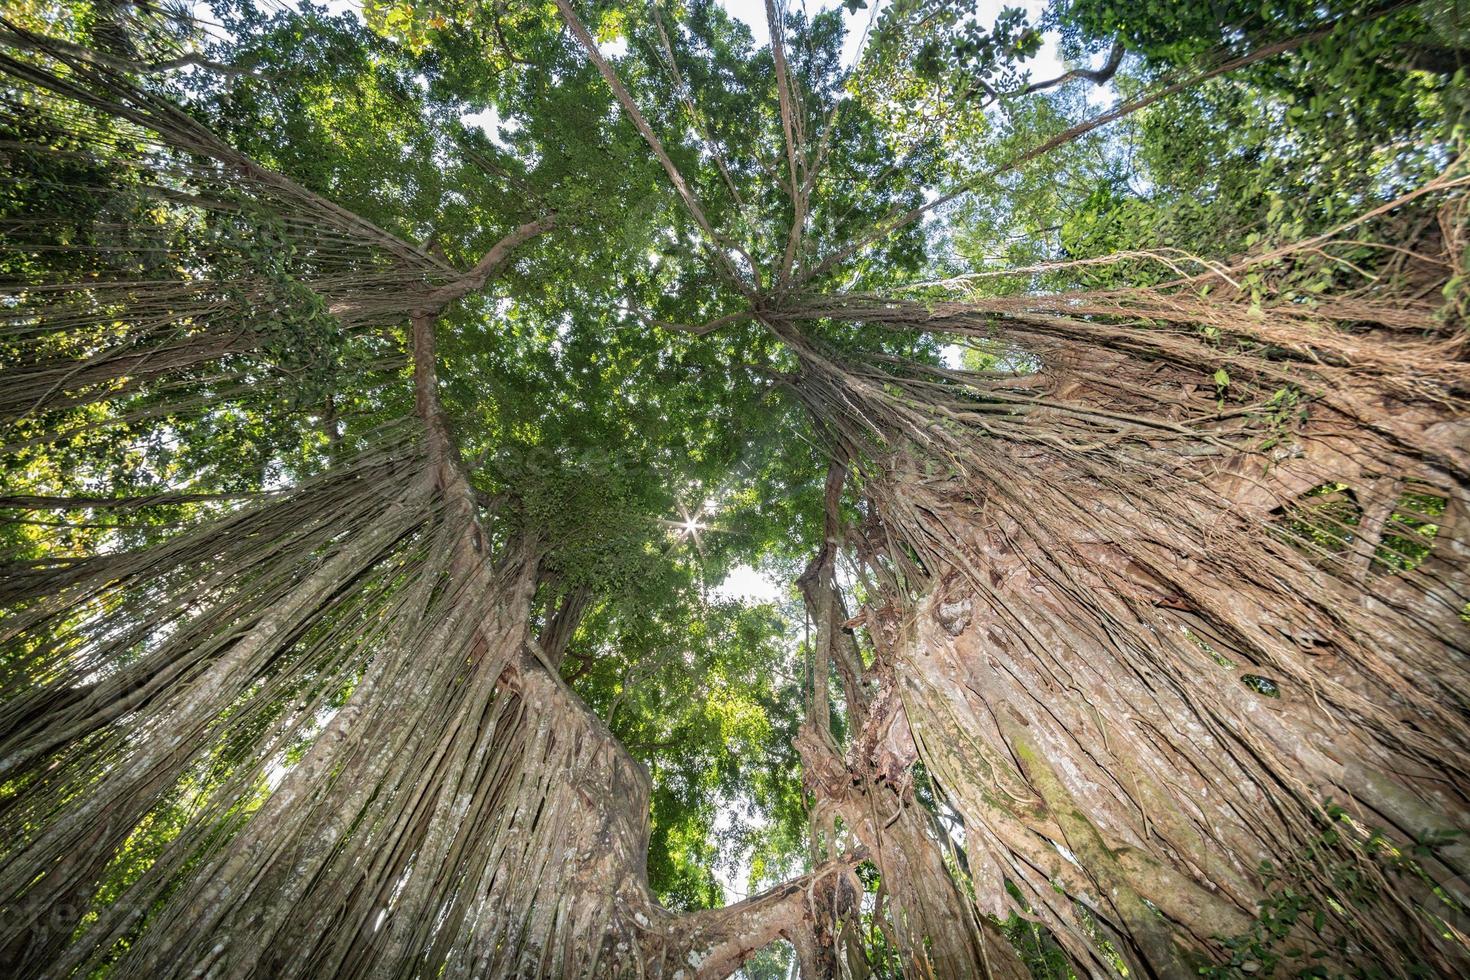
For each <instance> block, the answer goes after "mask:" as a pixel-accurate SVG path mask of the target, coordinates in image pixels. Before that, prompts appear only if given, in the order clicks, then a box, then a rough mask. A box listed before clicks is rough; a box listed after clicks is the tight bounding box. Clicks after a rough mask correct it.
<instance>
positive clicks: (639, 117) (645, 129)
mask: <svg viewBox="0 0 1470 980" xmlns="http://www.w3.org/2000/svg"><path fill="white" fill-rule="evenodd" d="M556 9H557V11H558V12H560V14H561V17H562V20H563V21H565V22H566V25H567V27H568V28H569V29H570V30H571V32H572V35H573V36H574V37H575V38H576V39H577V40H578V41H579V42H581V45H582V48H583V49H584V50H585V51H586V52H587V57H588V58H589V59H591V61H592V64H594V65H595V66H597V70H598V71H599V72H600V73H601V74H602V77H603V80H604V81H606V82H607V84H608V87H609V88H611V89H612V91H613V95H614V96H615V97H616V98H617V100H618V103H619V104H620V105H621V106H622V107H623V111H624V112H626V113H627V114H628V118H629V120H631V121H632V123H633V126H634V127H635V128H636V129H637V130H638V132H639V133H640V134H642V136H643V141H644V142H645V143H647V144H648V148H649V149H651V150H652V151H653V155H654V156H655V157H657V158H658V162H659V163H660V164H662V165H663V168H664V172H665V173H667V174H668V175H669V180H670V181H671V182H672V183H673V185H674V190H675V191H677V192H678V194H679V197H680V199H681V200H683V202H684V206H685V207H686V208H687V209H688V210H689V214H690V215H691V216H692V217H693V218H694V221H695V223H696V224H698V225H699V228H700V230H701V231H703V232H704V234H705V236H706V237H707V238H708V239H709V244H710V250H711V251H712V252H713V253H714V255H715V259H716V261H717V262H718V263H719V264H720V266H721V267H722V268H723V270H724V271H725V273H726V274H727V275H728V276H729V277H730V279H731V281H732V282H734V284H735V286H736V288H737V289H739V290H740V291H741V292H742V293H745V294H746V295H748V296H749V295H754V292H755V291H758V290H759V289H760V288H761V279H760V269H758V268H757V267H756V264H755V261H754V260H753V259H752V258H751V257H750V255H749V254H747V253H746V251H745V249H743V248H741V247H740V246H739V245H732V247H733V248H734V249H735V250H736V251H737V252H739V253H740V257H741V258H743V259H744V260H745V261H746V263H747V264H748V265H749V266H750V273H751V275H752V276H753V277H754V279H755V290H752V289H751V287H750V286H749V285H748V284H747V283H746V282H745V280H743V279H742V278H740V273H739V271H738V270H737V269H736V268H735V265H734V263H733V262H731V261H730V257H729V256H728V255H726V254H725V252H724V248H723V247H722V246H723V244H724V243H723V240H722V238H721V236H719V235H717V234H716V233H715V230H714V227H713V226H712V225H710V223H709V219H708V218H706V217H705V214H704V209H703V208H701V207H700V206H699V201H698V200H697V199H696V198H695V196H694V192H693V191H692V190H690V189H689V184H688V182H687V181H685V180H684V175H683V174H682V173H680V172H679V168H678V167H677V166H675V165H674V161H673V160H672V159H671V158H670V157H669V154H668V151H667V150H665V149H664V145H663V143H662V142H661V141H660V140H659V138H658V135H657V134H656V133H654V131H653V127H652V126H651V125H649V122H648V120H647V119H646V118H644V116H643V113H642V112H640V111H639V110H638V105H637V103H635V102H634V101H633V96H632V95H631V94H630V93H629V92H628V90H627V88H626V87H625V86H624V85H623V83H622V80H621V79H619V78H618V75H617V72H615V71H613V68H612V65H610V64H608V63H607V59H606V58H604V57H603V56H602V52H601V51H599V50H597V42H596V41H595V40H594V39H593V37H592V35H591V33H589V32H588V30H587V27H586V25H584V24H583V23H582V22H581V21H580V20H578V19H577V13H576V11H574V10H573V9H572V5H571V3H569V2H568V0H556Z"/></svg>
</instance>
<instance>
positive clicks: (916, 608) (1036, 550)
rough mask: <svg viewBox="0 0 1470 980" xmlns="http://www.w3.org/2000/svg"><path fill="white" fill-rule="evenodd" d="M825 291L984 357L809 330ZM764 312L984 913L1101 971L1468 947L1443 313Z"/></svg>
mask: <svg viewBox="0 0 1470 980" xmlns="http://www.w3.org/2000/svg"><path fill="white" fill-rule="evenodd" d="M1445 186H1446V187H1448V186H1451V185H1449V184H1446V185H1445ZM1453 186H1458V185H1453ZM1457 201H1458V199H1457V198H1453V197H1452V198H1451V200H1450V203H1448V204H1446V205H1445V211H1444V212H1442V214H1448V215H1449V217H1448V218H1445V219H1444V221H1445V227H1446V228H1453V227H1458V226H1457V225H1455V224H1454V222H1455V221H1457V220H1459V219H1458V218H1456V217H1455V216H1457V215H1459V214H1460V210H1458V209H1457V203H1456V202H1457ZM1456 240H1458V239H1456ZM1317 241H1318V244H1320V241H1321V240H1317ZM1453 261H1457V260H1455V259H1454V258H1453V256H1451V257H1450V258H1449V259H1446V260H1445V261H1444V262H1442V263H1439V264H1438V265H1435V266H1434V268H1433V269H1432V270H1431V272H1432V275H1431V274H1430V273H1425V274H1424V279H1425V281H1423V282H1420V283H1418V284H1417V285H1416V286H1415V288H1416V289H1419V290H1422V291H1420V292H1416V293H1415V294H1414V295H1415V296H1423V295H1425V294H1427V293H1433V291H1434V287H1435V285H1436V284H1439V285H1442V284H1443V280H1442V277H1443V276H1444V275H1446V274H1447V270H1448V269H1449V268H1451V267H1452V264H1453ZM1435 276H1438V277H1441V278H1439V279H1435V278H1434V277H1435ZM1263 305H1264V307H1265V308H1264V309H1263V308H1262V306H1263ZM823 317H826V318H847V319H852V320H859V321H864V322H868V323H876V324H881V325H885V326H889V327H893V328H895V329H917V330H926V331H935V332H943V333H947V334H950V335H957V336H959V337H960V338H961V339H970V338H973V339H975V340H976V342H979V343H985V344H989V345H990V347H989V349H990V350H996V349H998V348H999V349H1002V350H1004V351H1005V352H1008V353H1005V354H1004V356H1003V357H1002V358H1001V361H1002V364H1004V363H1005V362H1006V361H1007V360H1009V362H1010V364H1011V365H1012V368H1011V369H1001V370H996V371H992V372H990V373H989V374H986V373H984V372H981V373H979V374H970V373H967V372H961V371H954V370H950V369H945V368H941V367H925V366H922V365H914V364H905V363H903V362H898V361H895V360H893V359H889V360H886V361H885V360H882V359H878V358H873V359H868V360H864V359H863V358H862V356H861V355H851V354H842V355H839V354H836V353H833V352H831V351H828V350H827V349H826V348H824V347H823V345H822V343H821V342H820V341H819V340H816V339H813V333H812V332H809V330H808V328H806V327H804V326H803V324H804V323H806V322H809V321H811V320H814V319H817V318H823ZM767 322H768V325H769V326H770V327H771V328H772V330H773V331H774V332H775V333H776V334H777V335H778V336H780V337H781V338H782V339H783V340H785V341H786V342H787V343H788V345H790V346H791V347H792V348H793V349H794V351H795V352H796V353H797V355H798V356H799V358H800V359H801V365H802V367H801V372H800V375H799V376H798V377H796V378H795V379H794V380H793V381H792V383H791V387H792V390H793V391H794V392H795V394H796V395H797V397H798V398H799V399H800V400H801V402H802V403H803V404H804V405H806V407H807V408H808V410H809V412H810V415H811V417H812V418H813V420H814V421H815V423H816V424H817V425H818V427H819V429H820V430H821V431H822V432H823V433H824V434H826V435H827V437H828V438H829V440H830V441H831V443H832V445H833V447H834V449H833V452H834V455H835V456H837V457H838V458H842V459H845V460H848V461H850V464H849V465H851V466H852V468H853V469H854V471H856V472H858V473H859V474H860V475H861V481H860V485H861V494H862V499H863V500H864V506H865V508H866V510H867V513H868V515H869V526H867V527H865V528H863V529H862V535H861V537H862V540H863V541H864V542H865V549H866V550H865V551H864V550H863V549H860V551H859V556H860V557H862V558H864V559H865V560H866V562H867V564H868V567H869V569H870V571H871V573H872V575H873V577H874V578H875V579H876V580H879V581H883V582H886V583H887V587H886V589H885V593H884V595H882V596H879V597H872V598H871V600H870V604H869V608H868V609H867V610H866V611H865V622H866V623H867V626H868V628H869V629H870V630H876V631H878V633H881V634H883V635H884V636H886V637H887V639H886V640H885V641H884V642H886V643H887V645H888V646H889V647H891V649H892V650H893V651H895V663H894V673H895V676H896V678H897V683H898V690H899V691H900V692H901V693H902V697H903V704H904V708H905V713H906V717H907V721H908V723H909V725H910V727H911V730H912V735H913V737H914V739H915V741H916V743H917V745H918V748H919V758H920V759H921V760H922V761H923V763H924V765H925V767H926V768H927V770H928V772H929V773H930V774H931V775H932V776H933V777H934V778H935V780H936V782H937V783H938V784H939V785H940V787H941V788H942V790H943V792H944V793H945V794H946V795H947V797H948V798H949V800H950V801H951V802H952V804H953V805H954V807H955V808H956V809H957V810H958V811H959V812H960V814H961V815H962V817H963V819H964V827H965V852H966V861H967V865H968V870H969V873H970V875H971V877H972V879H973V881H974V891H975V897H976V901H977V903H979V905H980V907H981V908H982V910H984V911H986V912H988V913H990V914H992V915H995V916H998V917H1004V916H1005V915H1006V914H1007V913H1008V912H1019V913H1024V914H1027V915H1034V916H1038V917H1040V919H1041V920H1042V921H1044V922H1045V923H1046V924H1047V926H1048V927H1049V929H1050V930H1051V932H1052V934H1053V936H1054V937H1055V939H1056V940H1057V942H1058V943H1060V944H1061V945H1062V946H1063V947H1064V948H1065V949H1066V950H1067V951H1068V953H1069V954H1070V956H1071V957H1072V959H1073V960H1074V961H1075V962H1076V963H1077V965H1078V966H1079V967H1081V968H1082V969H1084V970H1089V971H1094V972H1100V973H1106V972H1116V971H1117V970H1119V969H1123V968H1126V969H1127V970H1128V971H1129V972H1131V973H1135V974H1142V975H1159V976H1180V977H1182V976H1187V975H1195V974H1196V972H1197V970H1198V969H1200V968H1202V967H1209V966H1210V965H1212V964H1221V963H1231V962H1233V964H1234V966H1235V967H1236V968H1240V969H1244V970H1245V972H1253V971H1258V970H1261V969H1263V968H1264V967H1265V965H1266V963H1267V961H1271V962H1275V961H1276V960H1284V961H1285V962H1286V963H1287V964H1290V966H1291V968H1293V969H1307V968H1310V967H1313V966H1315V965H1321V966H1324V967H1326V968H1328V969H1340V970H1352V969H1378V970H1382V971H1385V972H1388V973H1398V972H1404V971H1411V970H1416V969H1417V970H1426V969H1428V970H1437V971H1440V972H1444V973H1447V974H1458V973H1462V972H1464V971H1465V970H1466V969H1467V959H1466V944H1465V938H1464V936H1462V935H1460V934H1458V932H1457V930H1456V928H1455V927H1454V925H1453V923H1455V922H1460V921H1463V909H1464V908H1465V903H1466V899H1467V895H1466V889H1465V886H1464V876H1465V875H1466V873H1467V872H1470V851H1467V848H1466V847H1465V845H1464V842H1463V840H1462V839H1461V837H1460V833H1461V831H1462V830H1463V828H1465V827H1466V825H1467V818H1470V778H1467V777H1470V771H1467V769H1466V765H1465V760H1466V759H1467V758H1470V754H1467V749H1470V722H1467V714H1466V710H1465V708H1466V705H1467V704H1470V671H1467V663H1466V658H1465V654H1466V650H1467V645H1470V644H1467V640H1470V633H1467V630H1470V625H1467V623H1470V619H1467V617H1470V566H1467V564H1466V561H1465V558H1466V545H1465V541H1466V537H1465V536H1466V533H1467V529H1466V521H1465V519H1464V516H1463V515H1464V514H1465V512H1466V506H1467V503H1470V452H1467V447H1470V423H1467V421H1466V418H1467V411H1466V407H1467V398H1470V370H1467V367H1466V362H1465V360H1464V349H1463V341H1462V340H1458V339H1456V338H1457V337H1458V336H1459V335H1458V334H1457V333H1456V330H1458V329H1460V328H1457V327H1455V326H1454V324H1453V323H1452V322H1446V321H1444V320H1443V318H1442V317H1441V316H1440V314H1438V313H1436V311H1435V309H1434V308H1433V307H1432V306H1431V305H1429V304H1427V303H1424V302H1421V301H1420V300H1419V299H1413V298H1410V299H1403V298H1401V297H1399V296H1398V295H1396V294H1393V295H1390V294H1382V295H1379V294H1376V293H1373V292H1370V291H1368V290H1367V289H1366V288H1365V289H1364V290H1362V291H1360V292H1358V293H1356V294H1354V295H1353V296H1352V297H1351V298H1334V297H1330V298H1326V299H1324V300H1322V302H1321V303H1320V304H1319V305H1315V306H1309V305H1303V304H1301V303H1299V302H1295V301H1292V300H1289V299H1288V300H1284V301H1282V302H1281V303H1279V304H1276V305H1272V304H1271V302H1270V301H1269V297H1268V299H1267V300H1266V301H1256V300H1252V299H1251V298H1250V297H1247V296H1244V295H1242V294H1239V293H1231V292H1230V290H1229V289H1228V288H1224V287H1222V288H1221V290H1219V291H1217V292H1215V293H1211V294H1210V296H1209V297H1207V298H1204V299H1202V298H1201V294H1200V293H1199V292H1198V291H1197V284H1189V285H1187V286H1186V287H1184V288H1181V289H1180V290H1179V291H1178V292H1177V293H1163V292H1157V291H1155V292H1148V291H1132V292H1129V291H1117V292H1115V293H1097V294H1091V293H1078V294H1069V295H1062V296H1059V297H1055V298H1051V297H1039V298H1033V297H1020V298H1010V297H1007V298H1002V299H998V300H993V301H984V300H982V301H977V302H975V303H970V304H965V303H955V304H949V305H945V304H931V305H929V306H918V305H916V304H909V303H905V302H902V301H896V300H874V299H872V298H866V299H851V300H840V301H830V300H828V301H810V302H808V303H806V304H805V305H803V304H796V306H795V308H794V309H793V310H792V311H791V312H788V313H784V314H782V313H772V314H770V315H769V316H768V318H767ZM1207 328H1208V329H1207ZM1222 337H1223V339H1222ZM1028 363H1029V364H1031V365H1034V369H1033V368H1032V367H1026V366H1025V365H1026V364H1028ZM1222 364H1223V365H1224V367H1220V366H1219V365H1222ZM1227 385H1228V386H1230V387H1229V388H1228V389H1227V388H1226V386H1227ZM1227 395H1228V396H1229V400H1227ZM881 645H882V644H880V642H879V640H878V638H877V636H875V639H874V646H875V647H878V646H881ZM1008 885H1009V886H1011V887H1014V888H1018V889H1019V892H1020V894H1021V898H1020V899H1019V900H1015V899H1010V898H1007V894H1008V887H1007V886H1008Z"/></svg>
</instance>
